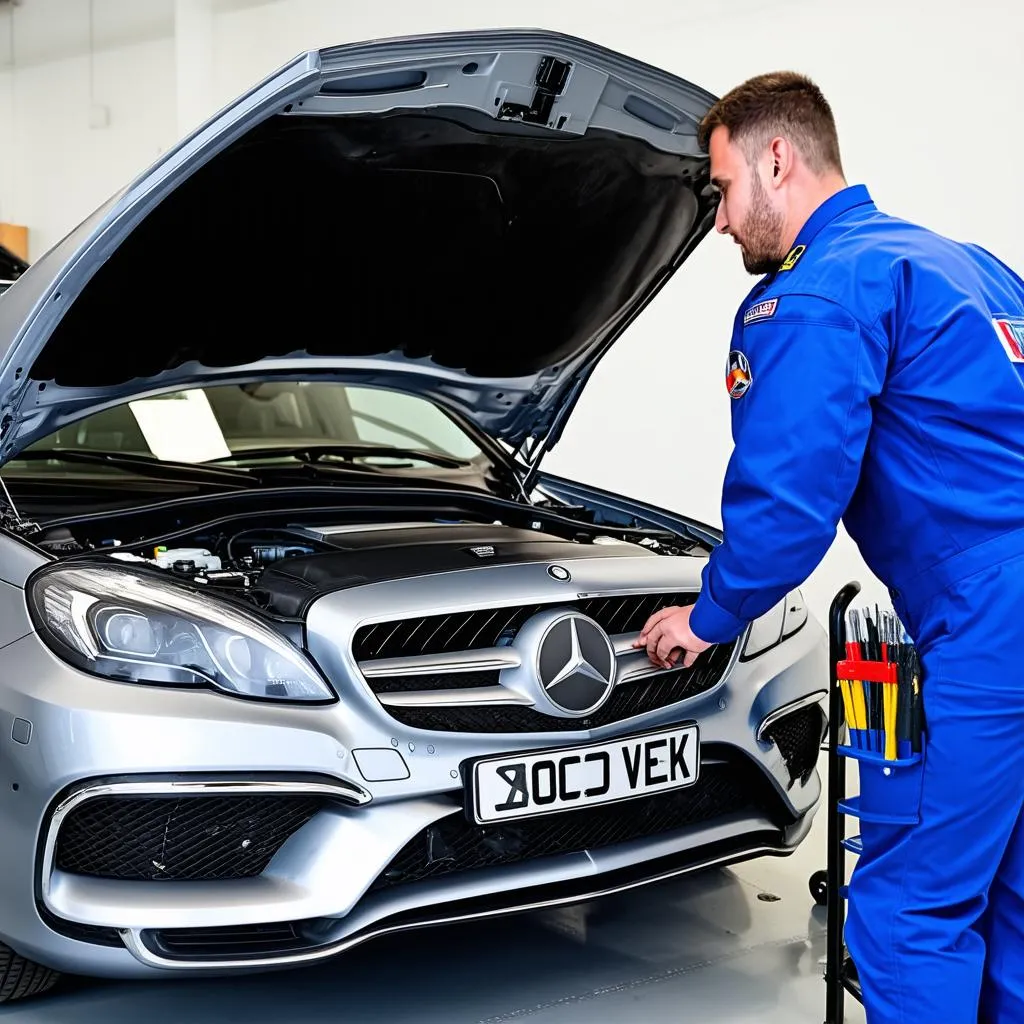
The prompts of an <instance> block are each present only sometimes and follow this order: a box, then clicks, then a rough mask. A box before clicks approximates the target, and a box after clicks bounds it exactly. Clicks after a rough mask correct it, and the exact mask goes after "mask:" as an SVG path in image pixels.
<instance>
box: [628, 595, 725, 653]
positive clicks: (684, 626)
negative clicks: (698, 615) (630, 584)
mask: <svg viewBox="0 0 1024 1024" xmlns="http://www.w3.org/2000/svg"><path fill="white" fill-rule="evenodd" d="M691 611H693V606H692V605H687V606H686V607H685V608H679V607H673V608H662V610H661V611H660V612H655V613H654V614H653V615H652V616H651V617H650V618H649V619H648V620H647V623H646V624H645V625H644V628H643V629H642V630H641V632H640V637H639V639H638V640H636V642H635V643H634V644H633V646H634V647H646V648H647V656H648V657H649V658H650V659H651V661H652V662H653V663H654V664H655V665H657V666H658V667H659V668H671V667H672V666H673V665H674V664H675V663H676V661H677V660H678V658H679V655H680V654H682V655H683V668H689V667H690V666H691V665H692V664H693V663H694V662H695V661H696V660H697V655H699V654H701V653H702V652H704V651H706V650H707V649H708V648H709V647H711V646H712V645H711V644H709V643H706V642H705V641H704V640H701V638H700V637H699V636H697V634H696V633H694V632H693V630H692V629H690V612H691Z"/></svg>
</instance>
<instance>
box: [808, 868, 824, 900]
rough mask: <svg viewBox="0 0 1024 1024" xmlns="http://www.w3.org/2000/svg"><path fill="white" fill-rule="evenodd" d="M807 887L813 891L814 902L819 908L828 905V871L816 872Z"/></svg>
mask: <svg viewBox="0 0 1024 1024" xmlns="http://www.w3.org/2000/svg"><path fill="white" fill-rule="evenodd" d="M807 887H808V888H809V889H810V890H811V895H812V896H813V897H814V902H815V903H817V904H818V906H819V907H823V906H825V904H826V903H828V872H827V871H815V872H814V874H813V875H811V879H810V881H809V882H808V884H807Z"/></svg>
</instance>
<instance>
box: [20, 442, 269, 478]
mask: <svg viewBox="0 0 1024 1024" xmlns="http://www.w3.org/2000/svg"><path fill="white" fill-rule="evenodd" d="M21 460H24V461H26V462H48V461H50V460H53V461H57V462H82V463H86V464H88V465H94V466H113V467H115V468H117V469H128V470H131V471H132V472H134V473H138V474H139V475H140V476H152V477H157V478H158V479H161V480H176V479H177V480H189V481H195V480H210V481H213V482H217V483H234V484H242V485H244V486H247V487H256V486H258V484H259V481H257V480H256V479H254V477H253V476H252V474H251V473H249V471H248V470H245V469H231V468H229V467H227V466H211V465H209V464H207V463H193V462H170V461H167V462H165V461H163V460H162V459H157V458H154V457H153V456H152V455H135V454H132V453H129V452H107V451H94V450H92V449H88V448H26V449H25V450H24V451H22V452H19V453H18V455H17V457H16V458H15V459H13V460H12V461H15V462H17V461H21Z"/></svg>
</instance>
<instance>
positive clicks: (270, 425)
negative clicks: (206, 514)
mask: <svg viewBox="0 0 1024 1024" xmlns="http://www.w3.org/2000/svg"><path fill="white" fill-rule="evenodd" d="M345 445H352V446H362V447H361V448H359V449H358V451H356V453H355V454H353V455H351V456H350V457H349V461H352V462H356V463H363V464H366V465H368V466H378V467H381V468H384V467H387V466H388V465H396V466H397V465H400V466H403V467H406V468H423V469H424V470H430V471H433V472H436V471H437V464H436V461H435V462H432V461H431V460H430V459H429V458H428V457H427V456H429V455H430V454H433V455H435V456H447V457H449V458H451V459H457V460H460V461H467V462H470V461H473V460H476V459H478V458H479V457H480V456H481V455H483V452H482V450H481V448H480V447H479V446H478V445H477V444H476V443H475V442H474V440H473V438H472V437H471V436H470V435H469V434H467V433H466V431H465V430H463V429H462V428H461V427H460V426H459V425H458V424H457V423H456V422H455V421H454V420H453V419H452V418H451V417H450V416H449V415H448V414H447V413H445V412H444V411H443V410H441V409H440V408H438V407H437V406H436V405H434V404H433V403H432V402H429V401H427V400H426V399H422V398H417V397H415V396H413V395H405V394H400V393H398V392H393V391H386V390H383V389H379V388H368V387H354V386H352V385H348V384H337V383H322V382H280V383H265V384H246V385H231V386H227V387H213V388H196V389H193V390H189V391H180V392H175V393H173V394H169V395H161V396H160V397H157V398H145V399H141V400H139V401H133V402H128V403H126V404H124V405H121V406H117V407H115V408H113V409H109V410H107V411H105V412H101V413H97V414H95V415H93V416H89V417H87V418H86V419H83V420H80V421H78V422H77V423H73V424H71V425H70V426H67V427H64V428H63V429H61V430H59V431H57V432H56V433H55V434H51V435H50V436H49V437H47V438H44V439H43V440H42V441H39V442H37V443H36V444H34V445H32V446H31V448H29V449H27V451H28V452H30V453H34V456H30V457H27V458H23V459H14V460H12V461H11V462H10V463H9V464H8V465H7V466H6V467H5V475H6V474H7V473H11V474H18V475H21V474H32V475H37V474H39V475H42V474H46V475H54V474H59V475H69V474H76V475H78V474H82V473H88V474H89V475H97V474H98V475H108V474H110V473H119V474H121V475H123V474H124V473H125V472H129V471H130V470H129V469H127V468H126V467H124V466H121V465H116V466H107V465H95V464H89V465H71V464H69V463H68V462H67V461H65V460H61V459H58V458H54V459H45V458H43V459H40V458H39V457H38V456H39V455H41V454H43V453H45V452H55V453H56V452H59V451H61V450H69V449H70V450H74V451H78V452H81V451H86V452H104V453H119V454H124V455H132V456H142V457H148V458H151V459H156V460H159V461H166V462H168V463H170V462H174V463H192V464H200V463H212V462H217V463H218V464H219V465H224V464H227V465H231V464H232V462H233V461H235V459H236V458H237V462H238V465H246V466H248V465H251V464H252V463H253V461H254V460H252V459H246V458H244V455H245V453H246V452H251V453H254V454H256V455H258V460H259V461H274V460H275V454H274V449H280V455H279V456H276V458H279V459H281V460H284V461H287V460H290V459H294V458H295V457H296V455H295V454H293V453H295V452H296V451H298V450H300V449H301V448H302V447H303V446H310V447H316V446H345ZM378 448H379V449H380V450H379V451H378V450H377V449H378ZM388 448H391V449H398V450H400V451H396V452H395V453H394V454H389V453H388V451H387V449H388ZM416 452H422V453H423V455H424V457H423V458H422V459H417V458H416Z"/></svg>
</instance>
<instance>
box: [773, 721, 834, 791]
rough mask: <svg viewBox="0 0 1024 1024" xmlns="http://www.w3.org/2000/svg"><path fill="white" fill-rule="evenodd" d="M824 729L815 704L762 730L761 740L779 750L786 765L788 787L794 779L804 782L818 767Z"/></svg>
mask: <svg viewBox="0 0 1024 1024" xmlns="http://www.w3.org/2000/svg"><path fill="white" fill-rule="evenodd" d="M824 729H825V716H824V713H823V712H822V710H821V707H820V706H819V705H817V704H812V705H811V706H810V707H806V708H801V709H800V710H799V711H794V712H793V713H792V714H791V715H786V716H785V718H780V719H779V720H778V721H777V722H776V723H775V724H774V725H772V726H771V727H770V728H769V729H767V730H766V731H765V739H768V740H771V741H772V742H773V743H774V744H775V745H776V746H777V747H778V748H779V753H780V754H782V759H783V760H784V761H785V762H786V769H787V771H788V772H789V781H790V784H791V785H792V784H793V783H794V782H796V780H797V779H800V780H801V781H802V782H806V781H807V780H808V779H809V778H810V776H811V772H813V771H814V769H815V767H816V766H817V764H818V758H819V756H820V752H821V740H822V736H823V734H824Z"/></svg>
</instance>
